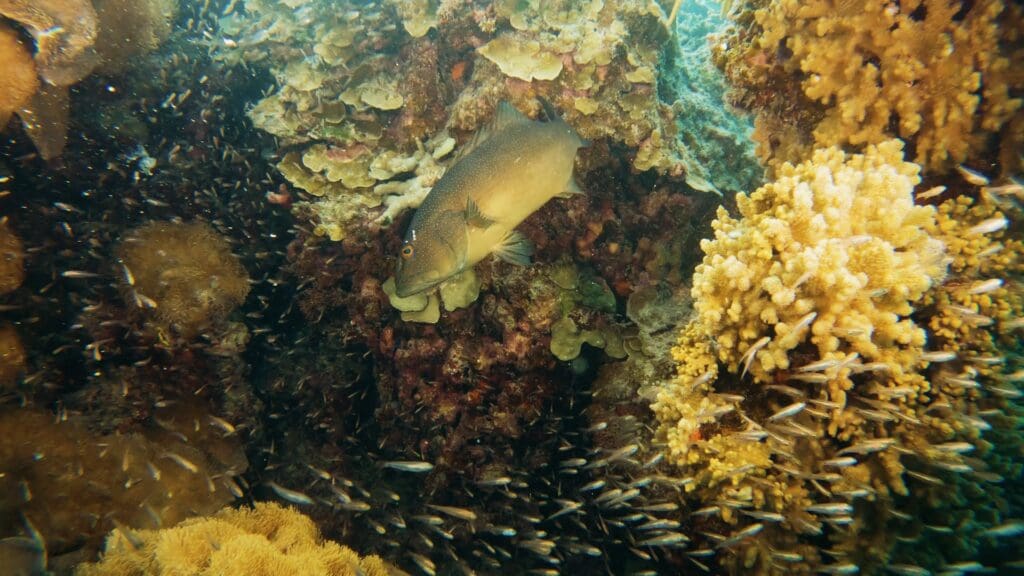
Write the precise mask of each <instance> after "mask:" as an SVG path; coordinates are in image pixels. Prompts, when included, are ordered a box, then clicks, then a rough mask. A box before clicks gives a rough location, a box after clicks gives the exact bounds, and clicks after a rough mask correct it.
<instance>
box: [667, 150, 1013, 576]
mask: <svg viewBox="0 0 1024 576" xmlns="http://www.w3.org/2000/svg"><path fill="white" fill-rule="evenodd" d="M919 170H920V168H919V167H918V166H917V165H915V164H911V163H908V162H905V161H903V157H902V144H901V143H900V142H899V141H897V140H889V141H885V142H882V143H880V144H878V145H869V146H867V147H866V149H865V152H864V153H863V154H853V155H847V154H845V153H843V152H842V151H840V150H839V149H838V148H836V147H831V148H828V149H819V150H817V151H815V152H814V154H813V155H812V157H811V158H810V159H809V160H808V161H806V162H804V163H801V164H800V165H798V166H792V165H790V164H788V163H787V164H783V165H782V166H781V167H780V168H779V176H778V178H777V179H776V181H774V182H773V183H770V184H767V185H765V186H763V187H761V188H760V189H758V190H757V191H755V192H754V193H752V194H750V195H749V196H748V195H740V196H738V197H737V207H738V209H739V212H740V218H733V217H731V216H730V215H729V214H728V213H727V212H726V210H725V209H724V208H720V209H719V213H718V218H717V220H716V221H715V222H714V224H713V227H714V230H715V237H714V239H709V240H705V241H703V242H702V245H701V248H702V249H703V251H704V253H705V257H704V260H703V262H702V263H701V264H700V265H699V266H698V268H697V270H696V273H695V275H694V280H693V289H692V293H693V297H694V306H695V309H696V317H695V318H694V319H693V320H692V321H691V322H690V323H689V324H688V325H687V326H686V328H685V329H684V330H683V332H682V333H681V335H680V338H679V341H678V343H677V346H676V348H675V349H674V350H673V357H674V358H675V360H676V361H677V363H678V376H677V378H675V379H674V380H672V381H670V382H667V383H665V384H663V385H662V386H661V387H660V390H659V391H658V393H657V398H656V400H655V402H654V403H653V404H652V409H653V410H654V413H655V415H656V417H657V419H658V421H659V423H660V428H659V432H658V433H659V435H660V437H661V438H662V439H663V440H664V442H665V444H666V446H667V453H666V456H667V460H669V461H671V462H674V463H675V464H676V465H677V466H678V467H679V468H680V470H681V473H682V474H683V476H684V477H685V478H687V479H688V480H687V488H686V489H687V490H688V491H691V492H695V493H696V494H697V496H698V497H699V498H700V500H702V501H705V502H707V501H714V502H722V501H726V502H734V503H737V504H735V505H732V504H731V505H729V506H725V505H722V506H721V507H720V509H719V510H718V511H717V512H716V513H717V514H718V515H719V516H720V517H721V518H722V520H724V521H726V522H727V523H729V524H741V523H742V524H746V525H747V526H746V527H748V528H751V527H753V525H751V524H749V523H748V522H747V521H746V520H745V517H746V516H748V515H749V516H753V517H754V518H760V517H759V516H757V515H756V514H768V515H769V516H767V517H771V518H775V519H774V520H772V524H771V525H762V526H761V527H760V528H757V531H758V535H757V538H751V539H749V540H748V541H747V542H745V543H742V544H738V543H737V544H732V545H730V548H733V549H734V551H736V554H735V555H733V556H731V558H730V559H727V560H725V563H726V564H730V565H732V566H733V568H734V569H736V570H741V569H742V570H745V571H754V572H758V573H768V572H771V566H772V563H773V558H774V557H775V556H776V553H778V552H779V551H786V552H788V553H790V554H793V555H797V556H799V557H800V558H802V560H801V562H803V563H805V564H807V565H809V566H810V567H812V568H813V569H822V570H825V569H828V568H829V567H828V566H823V565H821V564H820V562H821V560H820V558H818V557H817V553H816V552H813V547H810V548H809V547H807V546H806V545H805V544H806V543H805V544H800V541H799V539H794V534H797V535H800V534H803V535H817V534H821V533H823V531H825V530H826V529H827V527H828V524H829V523H834V527H835V528H837V531H836V532H835V533H833V534H831V537H832V539H833V540H834V542H835V548H836V549H840V550H844V551H845V553H846V554H847V555H848V558H849V559H850V560H856V561H857V562H858V563H861V567H862V568H864V569H867V568H869V567H871V566H877V565H878V564H879V563H882V562H885V561H887V559H888V557H889V555H890V554H891V553H892V551H893V546H894V544H893V543H892V542H888V541H887V542H884V543H882V542H879V541H876V540H874V539H872V538H870V537H868V536H869V535H868V534H866V533H867V531H868V528H867V527H868V526H875V527H878V529H879V530H881V529H882V528H883V527H884V526H885V524H886V523H887V522H900V517H899V516H897V515H896V513H894V512H893V511H892V509H893V499H895V498H901V497H903V498H908V497H909V498H910V500H909V503H906V504H905V505H906V506H913V507H920V508H922V509H926V508H941V507H943V506H947V507H949V506H953V504H952V503H948V502H942V501H941V500H936V499H934V498H932V497H930V496H929V493H930V492H929V490H931V489H933V488H934V485H935V483H942V482H947V483H949V485H950V486H957V490H960V489H961V487H962V486H961V485H960V484H959V483H958V482H959V480H958V478H959V476H956V475H955V474H954V475H953V476H952V477H951V476H948V475H947V474H948V473H949V472H950V471H959V472H960V474H963V473H965V472H972V473H976V474H977V475H978V477H979V478H998V475H996V474H992V473H989V472H988V471H987V468H988V466H989V465H988V464H987V463H986V462H985V461H983V460H980V459H970V460H968V459H965V458H964V457H963V454H964V453H965V452H967V451H973V450H978V452H979V453H981V452H983V451H984V450H985V449H987V447H988V446H990V444H988V443H987V442H986V441H984V440H982V439H981V435H982V433H983V432H984V431H985V430H989V429H991V428H992V425H990V424H989V423H988V422H986V421H985V420H983V419H982V418H980V417H979V416H978V415H979V414H982V413H984V414H993V413H995V414H998V413H1002V411H1003V410H1011V411H1012V410H1013V409H1014V408H1013V406H1012V404H1009V401H1010V399H1012V398H1014V397H1016V396H1018V395H1019V394H1020V393H1019V392H1017V391H1016V389H1015V388H1014V386H1013V385H1012V383H1008V379H1009V378H1011V376H1009V375H1010V374H1011V373H1012V372H1013V371H1014V370H1016V369H1018V368H1017V366H1016V365H1015V363H1014V361H1010V360H1008V356H1007V355H1006V354H1005V352H1003V351H1002V347H1001V346H1005V345H1007V344H1012V343H1014V341H1013V339H1012V335H1010V334H1007V333H1005V332H1006V331H1005V330H1003V329H1001V328H999V327H1000V326H1004V325H1013V322H1014V320H1015V319H1017V318H1020V317H1021V314H1022V313H1024V303H1022V302H1021V299H1020V298H1019V297H1016V298H1015V297H1013V296H1012V294H1011V293H1010V291H1009V290H1007V289H1006V288H1005V287H1004V286H1003V281H1002V280H1001V279H1002V278H1008V277H1014V276H1015V275H1017V274H1019V273H1020V272H1021V270H1022V262H1021V259H1020V254H1021V253H1022V252H1021V249H1022V246H1021V244H1020V242H1019V241H1016V240H1010V239H1003V238H1001V236H1002V234H1003V232H1002V231H1000V230H999V229H998V228H999V226H996V225H995V224H1001V223H1004V222H1005V220H1004V216H1003V215H1002V214H1001V213H1000V212H999V209H998V207H997V206H996V205H994V204H993V202H991V201H990V200H984V199H983V200H982V201H979V202H977V203H976V202H974V201H972V200H971V199H970V198H969V197H967V196H962V197H959V198H955V199H952V200H949V201H947V202H945V203H943V204H941V205H940V206H939V207H938V208H936V207H934V206H921V205H917V204H915V202H914V196H913V190H914V187H915V186H916V185H917V184H918V183H919V176H918V172H919ZM993 223H995V224H993ZM1010 426H1011V428H1012V424H1011V425H1010ZM952 447H955V448H957V450H952ZM976 481H977V480H976V479H972V478H969V477H968V478H965V479H964V480H963V482H976ZM965 490H966V492H968V493H976V491H973V490H967V489H966V488H965ZM862 496H863V497H867V498H868V500H867V501H864V500H860V499H859V498H861V497H862ZM985 498H987V500H986V501H985V502H977V503H975V504H976V505H978V506H980V507H992V506H994V505H995V503H996V502H997V501H998V498H999V496H998V494H996V493H992V494H989V495H987V496H986V497H985ZM868 502H870V504H869V503H868ZM751 508H752V509H754V510H756V512H752V513H750V514H747V512H749V511H750V509H751ZM737 509H745V510H746V512H744V513H743V514H737ZM772 515H774V516H772ZM837 517H842V518H844V519H847V520H845V521H844V522H842V523H835V520H836V518H837ZM776 522H777V523H778V524H777V525H776V524H774V523H776ZM847 525H850V526H854V527H857V528H856V529H854V530H852V531H846V530H843V529H842V528H841V526H847ZM742 528H743V527H742V526H741V527H740V528H739V529H738V530H737V533H740V532H739V530H742ZM983 529H984V526H980V527H977V528H976V529H974V531H973V532H972V533H971V534H970V535H969V536H964V537H965V538H974V539H977V538H980V537H981V535H980V532H981V530H983ZM960 559H964V558H962V557H959V558H958V557H947V560H949V561H952V560H960ZM931 562H932V563H935V562H937V561H936V559H934V558H933V559H932V560H931ZM939 566H941V564H935V566H934V567H935V568H937V567H939Z"/></svg>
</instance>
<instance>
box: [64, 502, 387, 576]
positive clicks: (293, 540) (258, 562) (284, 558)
mask: <svg viewBox="0 0 1024 576" xmlns="http://www.w3.org/2000/svg"><path fill="white" fill-rule="evenodd" d="M143 573H145V574H195V575H197V576H207V575H208V576H213V575H216V574H236V575H239V576H241V575H245V576H276V575H279V574H306V575H309V576H356V575H360V576H388V574H389V573H390V572H389V570H388V565H387V564H385V563H384V561H383V560H381V559H380V558H378V557H376V556H365V557H360V556H359V555H357V554H356V553H355V552H353V551H352V550H350V549H349V548H346V547H344V546H340V545H338V544H336V543H334V542H331V541H324V540H323V539H322V538H321V536H320V531H319V530H318V529H317V527H316V525H315V524H313V521H312V520H310V519H309V518H308V517H306V516H304V515H302V514H301V513H299V512H296V511H295V510H293V509H291V508H285V507H282V506H280V505H278V504H274V503H269V502H257V503H256V505H255V507H254V508H252V509H244V508H243V509H237V510H235V509H225V510H221V511H220V512H218V513H216V514H214V515H212V516H209V517H203V518H193V519H190V520H186V521H184V522H182V523H181V524H179V525H177V526H174V527H173V528H164V529H162V530H138V531H126V530H121V529H118V530H115V531H114V532H113V533H111V535H110V537H109V538H108V540H107V545H106V552H105V554H104V555H103V559H102V560H101V561H100V562H98V563H95V564H83V565H81V566H79V567H78V569H77V571H76V572H75V574H76V575H77V576H129V575H134V574H143Z"/></svg>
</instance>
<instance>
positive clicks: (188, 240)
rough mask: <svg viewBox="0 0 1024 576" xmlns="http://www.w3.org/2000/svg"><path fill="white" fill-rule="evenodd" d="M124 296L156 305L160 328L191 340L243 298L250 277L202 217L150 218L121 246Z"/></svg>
mask: <svg viewBox="0 0 1024 576" xmlns="http://www.w3.org/2000/svg"><path fill="white" fill-rule="evenodd" d="M118 258H119V262H120V264H121V265H122V267H123V272H122V278H123V280H124V292H125V294H126V296H125V298H126V300H128V302H129V303H135V304H137V305H138V306H139V307H140V308H143V309H153V312H154V314H155V316H156V318H157V319H158V322H159V326H158V331H160V332H162V333H164V334H165V335H167V336H169V335H170V334H169V332H173V333H176V334H178V335H179V336H181V337H183V338H186V339H189V338H191V337H192V336H194V335H195V334H197V333H198V332H199V331H200V330H202V329H204V328H208V327H210V326H213V325H216V324H217V323H219V322H222V321H223V320H225V319H226V318H227V316H228V314H230V313H231V311H232V310H234V309H235V308H236V307H238V306H239V305H241V303H242V302H243V301H245V297H246V295H247V294H248V293H249V278H248V275H247V274H246V271H245V268H243V267H242V265H241V263H239V261H238V258H237V257H235V255H234V254H232V253H231V247H230V246H229V245H228V243H227V241H226V240H225V239H224V238H223V237H222V236H220V235H219V234H217V232H215V231H214V230H213V228H211V227H210V226H209V225H208V224H205V223H203V222H192V223H176V222H150V223H148V224H145V225H143V226H141V227H139V228H136V229H135V230H133V231H132V232H130V233H129V234H128V235H127V236H126V237H125V240H124V241H123V242H122V243H121V246H120V248H119V249H118Z"/></svg>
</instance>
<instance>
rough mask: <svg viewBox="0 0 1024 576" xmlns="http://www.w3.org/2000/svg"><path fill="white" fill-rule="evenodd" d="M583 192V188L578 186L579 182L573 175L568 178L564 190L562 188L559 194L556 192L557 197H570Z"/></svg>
mask: <svg viewBox="0 0 1024 576" xmlns="http://www.w3.org/2000/svg"><path fill="white" fill-rule="evenodd" d="M584 193H585V192H583V189H582V188H580V184H579V182H577V181H576V178H575V177H572V178H569V184H567V185H566V186H565V190H563V191H562V192H561V193H560V194H558V197H559V198H572V197H573V196H576V195H578V194H584Z"/></svg>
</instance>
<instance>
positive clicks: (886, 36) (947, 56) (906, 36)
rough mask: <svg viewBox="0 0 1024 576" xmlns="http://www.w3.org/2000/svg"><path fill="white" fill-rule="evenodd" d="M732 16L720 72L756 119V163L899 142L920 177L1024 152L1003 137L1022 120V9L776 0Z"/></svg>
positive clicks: (719, 50) (931, 1)
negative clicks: (999, 149)
mask: <svg viewBox="0 0 1024 576" xmlns="http://www.w3.org/2000/svg"><path fill="white" fill-rule="evenodd" d="M735 11H736V13H737V16H736V20H737V27H736V28H735V29H734V30H733V31H732V32H730V33H727V34H725V35H723V36H722V37H720V38H719V40H718V42H717V43H716V45H715V52H716V55H717V62H718V64H719V66H720V67H721V68H722V69H723V70H724V71H725V72H726V75H727V76H728V77H729V79H730V81H731V82H732V83H733V85H734V88H735V89H734V92H733V100H734V101H735V102H737V103H738V104H740V105H741V106H742V107H745V108H748V109H752V110H753V111H754V112H756V113H757V116H758V118H757V122H756V131H755V139H756V140H757V141H758V142H759V145H760V146H759V154H760V156H761V158H762V160H764V161H766V162H767V163H769V164H770V165H771V166H773V167H775V166H778V165H780V164H781V163H782V162H783V161H790V162H797V161H800V160H801V159H802V158H803V155H804V154H806V153H807V152H808V151H809V150H810V149H811V148H812V147H826V146H830V145H852V146H862V145H865V144H873V143H879V142H881V141H883V140H885V139H887V138H892V137H895V136H899V137H901V138H903V139H904V140H905V141H906V142H907V143H908V146H909V149H910V150H912V151H913V155H914V159H915V161H916V162H917V163H919V164H921V165H922V166H924V167H925V169H926V171H935V172H944V171H946V170H948V169H949V168H951V167H952V166H954V165H956V164H958V163H961V162H965V161H969V160H979V159H981V158H983V157H984V155H985V154H986V153H988V152H991V150H992V146H993V144H999V143H1000V141H1002V142H1001V145H1002V146H1003V147H1004V148H1005V147H1007V146H1009V147H1015V148H1016V149H1018V150H1019V147H1020V142H1019V135H1017V136H1014V135H1013V134H1012V133H1011V132H1012V130H1011V129H1010V128H1009V127H1008V126H1009V124H1008V123H1009V122H1010V120H1011V119H1013V118H1020V117H1021V114H1022V113H1024V111H1022V109H1021V98H1020V97H1019V93H1020V90H1021V89H1022V88H1024V75H1022V74H1021V73H1020V72H1019V70H1016V69H1015V67H1014V66H1013V65H1012V63H1013V62H1015V61H1019V60H1020V58H1021V56H1022V54H1024V45H1022V43H1021V34H1022V30H1024V17H1022V11H1021V8H1020V6H1019V5H1017V4H1013V3H1011V4H1008V5H1004V3H1003V2H1001V1H1000V0H985V1H981V2H971V3H967V2H947V1H945V0H914V1H911V2H899V3H889V2H878V1H875V0H846V1H840V2H836V1H832V0H815V1H813V2H797V1H796V0H772V1H769V2H764V1H756V2H747V3H745V5H744V6H743V7H742V8H738V7H737V8H736V9H735ZM787 119H788V121H787ZM794 120H795V121H794ZM783 125H786V126H789V131H790V133H788V134H787V133H786V132H784V131H780V130H778V128H780V127H781V126H783ZM794 126H795V127H796V130H795V131H793V130H792V128H793V127H794ZM1004 169H1006V170H1009V173H1011V174H1012V173H1013V171H1014V170H1019V169H1020V160H1015V161H1014V165H1012V166H1005V167H1004Z"/></svg>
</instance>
